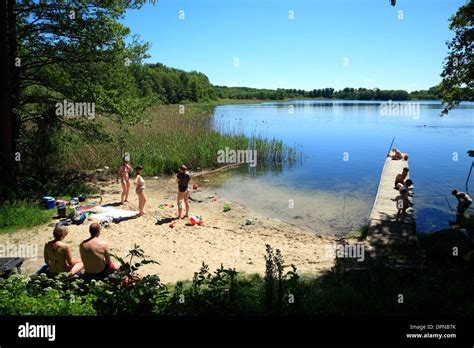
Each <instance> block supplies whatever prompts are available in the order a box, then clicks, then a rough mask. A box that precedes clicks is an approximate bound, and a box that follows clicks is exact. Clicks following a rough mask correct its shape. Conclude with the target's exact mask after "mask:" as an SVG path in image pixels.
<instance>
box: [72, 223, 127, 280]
mask: <svg viewBox="0 0 474 348" xmlns="http://www.w3.org/2000/svg"><path fill="white" fill-rule="evenodd" d="M89 233H90V235H91V236H90V237H89V238H88V239H86V240H85V241H83V242H82V243H81V244H80V245H79V251H80V253H81V258H82V260H83V262H84V269H85V274H84V277H85V278H86V279H103V278H105V277H107V276H108V275H110V274H112V273H113V272H115V271H116V270H118V269H119V268H120V263H114V262H112V260H111V259H110V249H109V246H108V244H107V242H105V241H103V240H101V239H99V237H100V225H99V224H98V223H95V222H94V223H93V224H91V225H90V227H89Z"/></svg>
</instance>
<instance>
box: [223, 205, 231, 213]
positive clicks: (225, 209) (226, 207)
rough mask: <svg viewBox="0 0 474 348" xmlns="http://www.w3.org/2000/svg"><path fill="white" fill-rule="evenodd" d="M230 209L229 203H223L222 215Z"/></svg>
mask: <svg viewBox="0 0 474 348" xmlns="http://www.w3.org/2000/svg"><path fill="white" fill-rule="evenodd" d="M231 209H232V208H231V207H230V205H229V203H224V210H223V211H224V213H227V212H228V211H230V210H231Z"/></svg>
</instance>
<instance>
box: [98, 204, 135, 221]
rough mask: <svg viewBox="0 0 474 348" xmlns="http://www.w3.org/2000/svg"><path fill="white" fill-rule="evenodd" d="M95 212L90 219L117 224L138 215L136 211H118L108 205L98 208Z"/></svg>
mask: <svg viewBox="0 0 474 348" xmlns="http://www.w3.org/2000/svg"><path fill="white" fill-rule="evenodd" d="M95 210H97V213H96V214H94V215H92V216H91V218H92V219H94V220H99V221H113V222H117V221H120V220H124V219H127V218H130V217H132V216H136V215H137V214H138V212H137V211H131V210H124V209H118V208H115V207H113V206H110V205H104V206H100V209H95Z"/></svg>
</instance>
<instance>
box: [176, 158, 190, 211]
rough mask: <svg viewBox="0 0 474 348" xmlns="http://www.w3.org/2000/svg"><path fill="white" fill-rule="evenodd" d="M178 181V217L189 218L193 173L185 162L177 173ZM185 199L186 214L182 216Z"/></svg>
mask: <svg viewBox="0 0 474 348" xmlns="http://www.w3.org/2000/svg"><path fill="white" fill-rule="evenodd" d="M176 181H177V182H178V219H181V218H183V219H184V218H187V217H188V216H189V188H188V185H189V182H190V181H191V174H189V171H188V168H187V167H186V166H185V165H184V164H183V165H182V166H181V167H180V168H179V173H178V175H176ZM183 201H184V204H185V205H186V214H185V215H184V216H183V217H181V214H182V212H183Z"/></svg>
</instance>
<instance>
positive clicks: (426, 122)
mask: <svg viewBox="0 0 474 348" xmlns="http://www.w3.org/2000/svg"><path fill="white" fill-rule="evenodd" d="M420 104H421V105H420V114H419V116H418V117H411V116H398V115H394V116H384V115H381V113H380V105H381V104H380V102H373V101H368V102H358V101H334V102H327V101H295V102H286V103H283V102H272V103H262V104H255V105H252V104H246V105H225V106H220V107H217V108H216V109H215V112H214V126H215V127H216V128H217V129H219V131H221V132H231V133H232V132H239V133H244V134H246V135H249V136H251V135H256V134H258V135H262V136H266V137H269V138H273V137H276V138H279V139H281V140H283V141H284V142H285V143H286V144H287V145H290V146H298V148H300V149H301V150H302V151H303V153H304V156H303V158H302V161H301V163H295V164H294V165H293V166H289V165H288V164H287V163H283V164H280V165H275V164H273V165H271V166H261V165H259V166H257V168H240V169H238V170H232V171H231V172H228V173H225V174H222V175H219V177H216V178H213V181H215V182H216V183H220V184H221V187H220V188H218V187H216V189H217V190H218V191H219V194H220V195H221V196H223V197H224V198H228V199H234V200H237V201H241V202H242V203H244V204H246V205H247V206H249V207H251V208H252V209H256V210H257V211H259V212H262V213H264V214H266V215H268V216H272V217H277V218H280V219H283V220H286V221H290V222H293V223H296V224H299V225H302V226H305V227H308V228H310V229H312V230H315V231H317V232H322V233H331V234H334V233H336V234H338V233H342V232H347V231H348V230H351V229H356V228H357V227H359V226H360V225H361V224H363V223H365V222H366V221H367V218H368V216H369V213H370V210H371V208H372V204H373V201H374V198H375V193H376V191H377V187H378V181H379V178H380V174H381V170H382V166H383V162H384V159H385V156H386V154H387V151H388V147H389V146H390V143H391V141H392V138H393V137H395V143H394V146H396V147H398V148H400V150H401V151H402V152H408V153H409V154H410V176H411V177H412V179H413V180H414V181H415V198H414V202H415V214H416V219H417V229H418V230H419V231H425V232H429V231H435V230H438V229H441V228H445V227H447V221H448V220H450V219H453V214H454V213H453V211H452V207H455V205H456V202H455V199H454V198H453V197H452V196H451V195H450V192H451V190H452V189H453V188H459V189H462V190H464V189H465V181H466V176H467V172H468V170H469V168H470V165H471V161H472V158H470V157H468V156H467V154H466V151H467V150H469V149H473V148H474V123H473V122H474V113H473V112H474V104H473V103H463V104H461V106H460V107H459V108H456V109H454V110H453V111H451V112H450V114H449V115H448V116H447V117H440V116H439V114H440V112H441V105H440V103H439V102H421V103H420ZM216 186H218V185H216ZM291 199H292V200H293V201H294V208H289V206H288V205H289V204H288V201H289V200H291ZM448 202H450V203H448ZM449 204H451V207H450V206H449Z"/></svg>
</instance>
